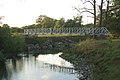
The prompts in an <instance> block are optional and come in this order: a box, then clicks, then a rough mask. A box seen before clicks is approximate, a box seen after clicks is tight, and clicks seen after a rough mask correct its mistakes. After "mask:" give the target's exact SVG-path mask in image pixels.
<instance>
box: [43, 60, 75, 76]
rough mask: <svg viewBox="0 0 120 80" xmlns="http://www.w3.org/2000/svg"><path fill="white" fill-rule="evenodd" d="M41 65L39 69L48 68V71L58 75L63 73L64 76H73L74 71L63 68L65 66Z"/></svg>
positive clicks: (70, 68) (69, 68) (71, 68)
mask: <svg viewBox="0 0 120 80" xmlns="http://www.w3.org/2000/svg"><path fill="white" fill-rule="evenodd" d="M41 63H42V66H41V68H48V69H50V71H55V72H59V73H65V74H74V73H75V70H74V67H65V66H58V65H54V64H49V63H43V62H41Z"/></svg>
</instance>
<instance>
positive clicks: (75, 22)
mask: <svg viewBox="0 0 120 80" xmlns="http://www.w3.org/2000/svg"><path fill="white" fill-rule="evenodd" d="M81 23H82V16H76V17H74V19H68V20H67V21H66V22H65V24H64V27H82V25H81Z"/></svg>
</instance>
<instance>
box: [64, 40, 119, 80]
mask: <svg viewBox="0 0 120 80" xmlns="http://www.w3.org/2000/svg"><path fill="white" fill-rule="evenodd" d="M68 52H69V51H68ZM63 57H64V58H65V57H67V59H68V60H69V61H70V62H72V63H73V62H74V61H75V60H79V58H86V59H87V61H88V62H89V63H91V64H93V72H92V73H93V76H94V80H120V39H112V40H85V41H82V42H80V43H79V44H77V45H75V47H74V49H73V50H71V51H70V52H69V53H68V54H67V53H66V54H64V55H63Z"/></svg>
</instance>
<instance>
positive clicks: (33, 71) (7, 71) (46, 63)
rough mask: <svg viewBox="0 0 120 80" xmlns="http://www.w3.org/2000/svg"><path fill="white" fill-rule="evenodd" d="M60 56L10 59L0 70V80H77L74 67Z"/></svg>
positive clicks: (50, 55)
mask: <svg viewBox="0 0 120 80" xmlns="http://www.w3.org/2000/svg"><path fill="white" fill-rule="evenodd" d="M61 54H62V53H58V54H54V55H53V54H48V55H39V56H38V57H36V58H35V57H33V56H32V55H29V57H23V58H21V59H19V60H11V59H10V60H8V61H7V62H6V67H3V68H2V69H0V80H79V79H78V78H77V74H74V73H75V70H74V66H73V65H72V64H71V63H69V62H67V61H65V60H64V59H62V58H61V57H59V55H61Z"/></svg>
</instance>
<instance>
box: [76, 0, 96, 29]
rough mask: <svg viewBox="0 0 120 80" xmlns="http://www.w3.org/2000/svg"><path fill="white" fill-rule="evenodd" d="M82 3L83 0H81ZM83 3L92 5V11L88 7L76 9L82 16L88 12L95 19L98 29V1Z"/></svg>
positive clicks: (90, 0) (91, 0) (88, 0)
mask: <svg viewBox="0 0 120 80" xmlns="http://www.w3.org/2000/svg"><path fill="white" fill-rule="evenodd" d="M81 1H82V0H81ZM82 2H83V4H86V3H90V4H91V5H92V6H93V8H92V9H89V8H87V7H83V8H79V7H78V8H76V7H74V8H75V9H76V10H77V11H78V12H79V13H80V14H82V13H85V12H87V13H90V14H92V15H93V17H94V27H96V0H84V1H82Z"/></svg>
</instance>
